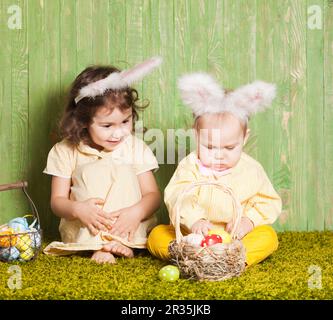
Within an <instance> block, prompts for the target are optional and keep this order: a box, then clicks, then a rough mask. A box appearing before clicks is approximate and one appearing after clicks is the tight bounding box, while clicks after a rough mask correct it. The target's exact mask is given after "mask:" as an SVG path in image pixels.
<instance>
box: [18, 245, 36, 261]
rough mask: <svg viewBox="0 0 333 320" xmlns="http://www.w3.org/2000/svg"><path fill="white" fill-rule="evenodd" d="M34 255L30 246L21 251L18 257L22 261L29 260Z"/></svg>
mask: <svg viewBox="0 0 333 320" xmlns="http://www.w3.org/2000/svg"><path fill="white" fill-rule="evenodd" d="M33 256H34V251H33V250H32V249H31V248H28V249H27V250H25V251H23V252H21V254H20V258H21V259H22V260H24V261H28V260H31V259H32V258H33Z"/></svg>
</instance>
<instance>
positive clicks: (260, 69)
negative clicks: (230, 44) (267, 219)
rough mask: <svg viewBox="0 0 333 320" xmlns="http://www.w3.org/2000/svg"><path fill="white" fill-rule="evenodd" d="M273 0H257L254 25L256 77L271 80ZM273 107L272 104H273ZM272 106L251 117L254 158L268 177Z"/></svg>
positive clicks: (270, 173) (271, 143)
mask: <svg viewBox="0 0 333 320" xmlns="http://www.w3.org/2000/svg"><path fill="white" fill-rule="evenodd" d="M273 2H274V1H259V2H257V25H256V33H257V37H256V48H257V56H256V58H257V59H256V79H259V80H263V81H267V82H273V80H274V74H273V61H274V49H273V38H274V26H275V23H274V21H273V10H271V6H272V5H273ZM273 108H274V105H273ZM273 108H272V109H268V110H266V111H265V112H262V113H258V114H256V115H254V116H253V117H252V120H251V121H252V122H253V123H254V124H255V125H256V129H255V134H256V135H257V148H256V149H257V150H256V159H257V160H258V161H259V162H260V163H261V164H262V165H263V167H264V168H265V171H266V173H267V175H268V177H269V178H272V176H273V155H274V148H275V147H276V144H275V141H274V114H273Z"/></svg>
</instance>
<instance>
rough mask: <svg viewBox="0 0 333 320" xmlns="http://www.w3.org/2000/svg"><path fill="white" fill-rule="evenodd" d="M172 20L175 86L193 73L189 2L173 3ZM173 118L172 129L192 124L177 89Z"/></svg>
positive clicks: (188, 112)
mask: <svg viewBox="0 0 333 320" xmlns="http://www.w3.org/2000/svg"><path fill="white" fill-rule="evenodd" d="M174 19H175V24H174V26H175V33H174V34H175V40H174V41H175V42H174V50H175V64H174V70H175V82H174V85H175V86H176V83H177V82H176V81H177V79H178V78H179V77H180V76H181V75H183V74H185V73H189V72H194V71H197V70H194V69H193V68H192V65H191V61H192V59H193V55H192V46H193V44H192V43H191V38H190V34H191V26H190V12H189V1H187V0H184V1H174ZM175 106H176V108H175V117H174V123H173V128H183V127H185V128H190V127H191V125H192V122H193V117H192V113H191V112H190V110H189V109H188V108H186V107H184V105H183V102H182V101H181V99H180V95H179V90H178V88H177V90H176V95H175Z"/></svg>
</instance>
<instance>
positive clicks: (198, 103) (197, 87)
mask: <svg viewBox="0 0 333 320" xmlns="http://www.w3.org/2000/svg"><path fill="white" fill-rule="evenodd" d="M178 88H179V90H180V95H181V98H182V100H183V102H184V104H185V105H187V106H188V107H190V108H191V110H192V112H193V114H194V115H195V116H196V117H198V116H200V115H202V114H204V113H215V112H218V111H219V107H220V105H221V102H222V100H223V98H224V90H223V88H221V87H220V85H219V84H218V83H217V82H216V81H215V79H214V78H213V77H211V76H210V75H209V74H207V73H192V74H187V75H184V76H182V77H181V78H179V80H178Z"/></svg>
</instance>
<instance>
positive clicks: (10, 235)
mask: <svg viewBox="0 0 333 320" xmlns="http://www.w3.org/2000/svg"><path fill="white" fill-rule="evenodd" d="M14 233H15V232H14V230H13V229H12V228H7V229H6V230H3V231H1V232H0V247H12V246H15V245H16V243H17V236H15V235H14Z"/></svg>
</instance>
